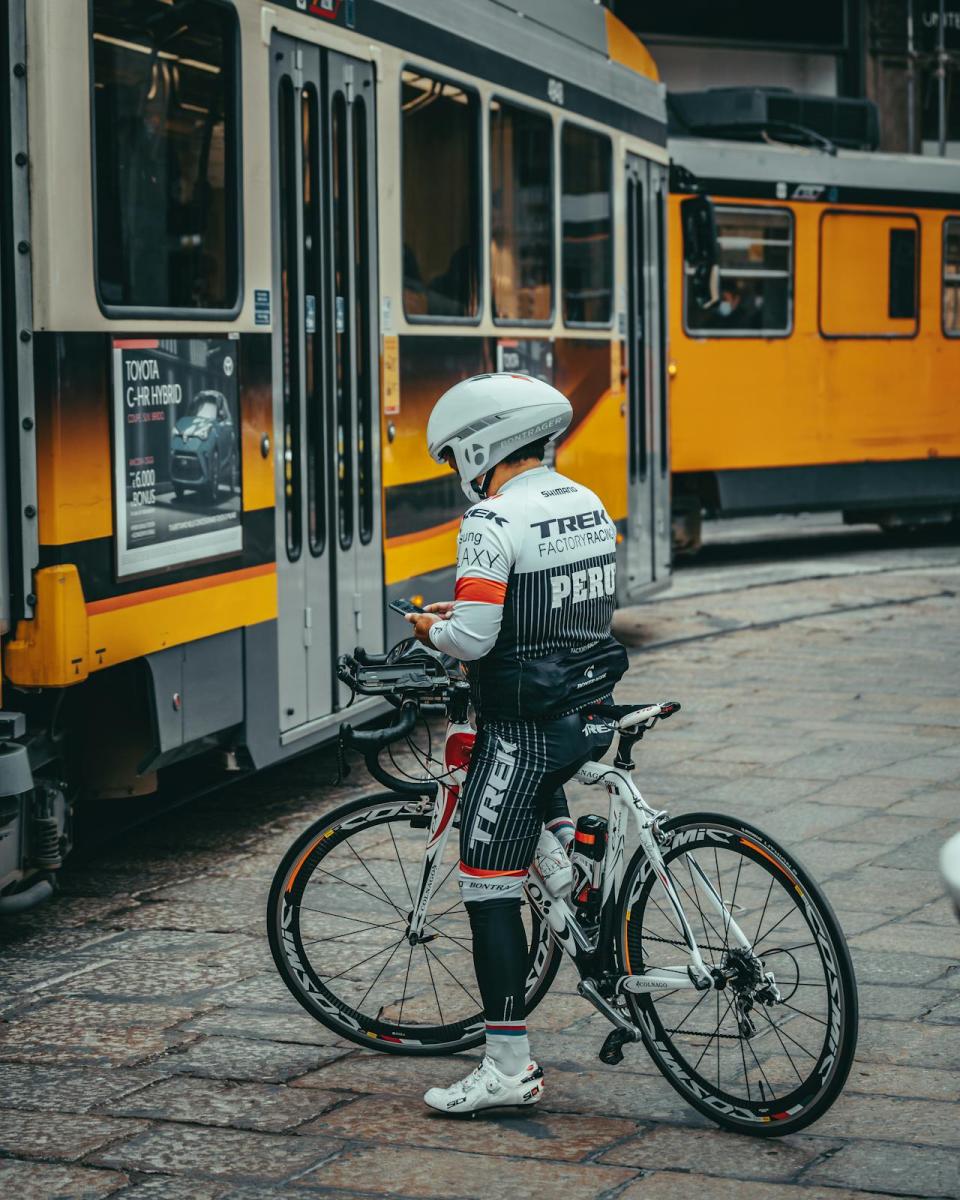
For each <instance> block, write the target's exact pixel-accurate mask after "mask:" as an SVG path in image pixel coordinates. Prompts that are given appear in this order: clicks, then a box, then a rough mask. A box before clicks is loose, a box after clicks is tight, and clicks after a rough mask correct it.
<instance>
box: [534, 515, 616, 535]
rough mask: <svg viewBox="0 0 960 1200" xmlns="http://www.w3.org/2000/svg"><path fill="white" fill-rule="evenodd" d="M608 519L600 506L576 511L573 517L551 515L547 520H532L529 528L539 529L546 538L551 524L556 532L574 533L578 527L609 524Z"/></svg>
mask: <svg viewBox="0 0 960 1200" xmlns="http://www.w3.org/2000/svg"><path fill="white" fill-rule="evenodd" d="M609 524H610V519H609V518H608V516H607V514H606V513H605V512H604V511H603V509H602V508H595V509H594V510H593V512H585V513H577V514H576V516H573V517H551V518H550V520H549V521H533V522H531V525H530V528H531V529H539V530H540V536H541V537H542V538H548V537H549V536H550V533H551V528H550V527H551V526H552V525H556V527H557V528H556V533H558V534H559V533H576V532H577V530H578V529H593V528H594V527H595V526H597V525H609Z"/></svg>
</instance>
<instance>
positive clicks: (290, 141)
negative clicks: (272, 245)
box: [277, 75, 303, 562]
mask: <svg viewBox="0 0 960 1200" xmlns="http://www.w3.org/2000/svg"><path fill="white" fill-rule="evenodd" d="M277 111H278V127H279V128H278V133H279V136H278V140H277V146H278V150H279V155H278V159H279V162H278V166H279V171H280V179H281V180H282V186H281V188H280V192H279V195H280V319H281V321H282V323H283V360H282V364H281V369H282V379H283V494H284V525H285V528H286V543H287V558H288V559H289V560H290V561H291V562H296V560H297V559H298V558H299V557H300V551H301V548H302V537H303V532H302V528H301V517H300V402H299V397H300V368H299V363H300V355H299V354H298V352H297V347H296V346H295V345H293V340H294V339H295V338H296V337H297V336H298V333H297V330H298V328H299V320H298V316H297V293H298V287H299V281H298V278H297V276H298V270H297V217H296V212H295V209H294V202H295V201H294V197H295V196H296V190H297V164H296V153H297V150H296V140H297V133H296V115H295V112H294V92H293V82H292V80H291V79H290V77H289V75H285V76H284V77H283V78H282V79H281V80H280V94H279V104H278V108H277Z"/></svg>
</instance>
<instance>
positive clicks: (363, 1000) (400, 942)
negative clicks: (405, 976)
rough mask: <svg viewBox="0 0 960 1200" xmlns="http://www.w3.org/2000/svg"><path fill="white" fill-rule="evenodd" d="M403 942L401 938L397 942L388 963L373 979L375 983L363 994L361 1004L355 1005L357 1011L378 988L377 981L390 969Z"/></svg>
mask: <svg viewBox="0 0 960 1200" xmlns="http://www.w3.org/2000/svg"><path fill="white" fill-rule="evenodd" d="M403 941H404V939H403V938H401V939H400V941H399V942H397V944H396V945H395V946H394V948H393V950H392V951H391V953H390V957H389V958H388V959H387V961H386V962H385V963H384V964H383V966H382V967H381V968H380V970H379V971H378V972H377V973H376V975H374V977H373V982H372V983H371V984H370V986H369V987H368V988H367V990H366V991H365V992H364V993H363V996H362V997H361V999H360V1003H359V1004H355V1005H354V1008H356V1010H357V1011H358V1012H359V1011H360V1009H361V1006H362V1005H363V1004H364V1003H365V1002H366V999H367V997H368V996H369V995H370V993H371V992H372V991H373V989H374V987H375V986H376V982H377V980H378V979H379V978H380V976H381V975H382V974H383V973H384V971H385V970H386V969H387V967H388V966H389V965H390V963H391V962H392V961H393V956H394V954H396V952H397V951H398V950H399V949H400V946H401V945H402V943H403Z"/></svg>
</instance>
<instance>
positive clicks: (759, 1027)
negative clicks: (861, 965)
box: [616, 813, 857, 1137]
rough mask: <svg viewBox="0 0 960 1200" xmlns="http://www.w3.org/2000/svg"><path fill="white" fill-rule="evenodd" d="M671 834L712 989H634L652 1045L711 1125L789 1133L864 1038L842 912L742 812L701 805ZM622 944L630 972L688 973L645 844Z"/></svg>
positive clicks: (625, 896)
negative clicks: (860, 1035)
mask: <svg viewBox="0 0 960 1200" xmlns="http://www.w3.org/2000/svg"><path fill="white" fill-rule="evenodd" d="M664 834H665V842H664V844H663V846H662V847H661V849H662V852H663V858H664V862H665V863H666V864H667V866H668V868H669V871H670V874H671V876H672V878H673V882H674V886H675V887H676V890H677V892H678V894H679V897H680V901H681V904H682V906H683V910H684V913H685V914H686V917H687V921H688V923H689V924H690V927H691V929H692V931H693V935H694V937H695V939H696V941H697V943H698V945H699V947H700V953H701V955H702V956H703V961H704V965H705V966H706V967H707V969H708V970H709V971H711V973H712V974H713V976H714V986H713V987H711V988H710V989H709V990H708V991H702V992H697V991H692V990H689V989H686V988H684V989H677V990H666V991H663V992H654V993H645V994H628V1001H629V1004H630V1007H631V1010H632V1013H633V1016H634V1019H635V1020H636V1022H637V1025H638V1026H639V1028H640V1030H641V1032H642V1034H643V1040H644V1043H645V1045H646V1048H647V1050H648V1051H649V1053H650V1055H651V1057H652V1058H653V1060H654V1062H655V1063H656V1064H657V1066H658V1067H659V1069H660V1070H661V1071H662V1072H663V1074H664V1075H665V1076H666V1078H667V1079H668V1080H669V1082H670V1083H671V1084H672V1085H673V1087H674V1088H676V1090H677V1091H678V1092H679V1093H680V1094H681V1095H682V1096H683V1097H684V1098H685V1099H686V1100H687V1101H688V1102H689V1103H690V1104H692V1105H693V1107H694V1108H696V1109H698V1110H699V1111H700V1112H702V1113H703V1114H704V1115H705V1116H708V1117H710V1118H711V1119H712V1120H714V1121H716V1122H717V1124H719V1125H722V1126H724V1127H726V1128H728V1129H734V1130H736V1131H737V1132H739V1133H747V1134H753V1135H755V1136H759V1137H776V1136H782V1135H783V1134H787V1133H795V1132H796V1131H797V1130H798V1129H802V1128H803V1127H804V1126H806V1125H809V1124H810V1123H811V1122H812V1121H815V1120H817V1118H818V1117H820V1116H822V1115H823V1113H824V1112H826V1110H827V1109H828V1108H829V1107H830V1105H831V1104H832V1103H833V1102H834V1100H835V1099H836V1098H837V1096H838V1095H839V1094H840V1091H841V1089H842V1088H843V1085H844V1083H845V1081H846V1078H847V1074H848V1073H849V1070H850V1067H851V1065H852V1063H853V1055H854V1050H855V1048H856V1042H857V988H856V980H855V978H854V973H853V965H852V963H851V961H850V954H849V951H848V949H847V945H846V941H845V940H844V936H843V932H842V931H841V929H840V925H839V923H838V921H837V918H836V917H835V916H834V913H833V910H832V909H831V907H830V905H829V903H828V902H827V899H826V897H825V896H824V894H823V892H822V891H821V890H820V888H819V887H818V886H817V884H816V883H815V882H814V881H813V879H811V877H810V875H809V874H808V873H807V871H806V870H805V869H804V868H803V867H802V866H801V865H800V864H799V863H798V862H797V861H796V859H795V858H793V857H792V856H791V855H789V854H788V853H787V852H786V851H785V850H783V849H782V848H781V847H780V846H778V845H777V844H776V843H775V842H773V841H771V839H770V838H769V837H767V836H766V834H764V833H762V832H761V831H760V830H759V829H757V828H755V827H754V826H752V825H748V824H747V823H746V822H745V821H739V820H736V819H734V818H731V817H724V816H719V815H717V814H714V813H693V814H690V815H688V816H684V817H677V818H674V819H673V820H671V821H668V822H666V824H665V825H664ZM711 886H712V889H713V891H714V893H715V894H716V896H717V897H719V899H720V901H721V904H722V906H723V910H724V911H725V913H726V914H727V915H726V916H724V915H723V912H721V911H718V909H717V906H716V904H713V903H711V901H710V888H711ZM733 923H735V924H736V926H737V927H738V928H739V930H740V931H741V933H742V934H743V935H744V936H745V938H746V939H747V940H748V942H749V943H750V947H751V949H750V950H745V949H744V948H743V947H742V945H741V944H740V942H739V941H738V939H737V938H736V936H735V934H734V932H733V931H732V928H731V927H732V925H733ZM616 952H617V955H618V963H619V965H620V968H621V969H622V970H623V971H624V973H625V974H636V975H640V974H643V973H644V972H645V971H666V970H671V969H675V970H678V973H683V972H684V970H685V968H684V964H685V963H686V962H687V961H688V960H687V953H686V943H685V941H684V938H683V934H682V932H681V928H680V924H679V921H678V919H677V916H676V914H675V912H674V911H673V909H672V908H671V906H670V904H669V902H668V900H667V897H666V895H665V894H664V892H663V890H662V888H661V886H660V884H659V882H658V880H657V877H656V874H655V872H654V871H653V869H652V867H651V865H650V863H649V861H648V859H647V858H646V856H645V855H644V854H643V852H642V851H638V852H637V854H636V855H635V857H634V859H633V861H632V862H631V864H630V867H629V868H628V871H627V875H626V879H625V881H624V887H623V890H622V894H621V901H620V914H619V919H618V922H617V945H616ZM768 973H770V974H771V975H772V979H770V980H768V979H767V978H766V976H767V974H768Z"/></svg>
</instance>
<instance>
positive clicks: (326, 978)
mask: <svg viewBox="0 0 960 1200" xmlns="http://www.w3.org/2000/svg"><path fill="white" fill-rule="evenodd" d="M404 940H405V939H404V938H403V937H401V938H399V939H398V940H397V941H396V942H394V943H393V946H392V949H394V950H396V948H397V946H399V945H400V943H401V942H403V941H404ZM390 949H391V947H390V946H384V947H383V949H381V950H376V951H375V952H374V953H373V954H368V955H367V957H366V958H361V960H360V961H359V962H355V963H351V964H350V966H349V967H344V968H343V970H342V971H338V972H337V974H336V975H321V976H320V978H321V979H322V980H323V982H324V983H333V981H334V980H335V979H340V978H341V976H343V975H346V974H347V972H348V971H355V970H356V969H357V967H362V966H363V965H364V964H365V963H368V962H370V961H371V960H372V959H374V958H378V957H379V956H380V955H381V954H386V952H387V951H388V950H390Z"/></svg>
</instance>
